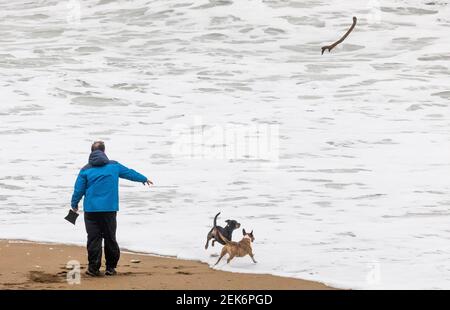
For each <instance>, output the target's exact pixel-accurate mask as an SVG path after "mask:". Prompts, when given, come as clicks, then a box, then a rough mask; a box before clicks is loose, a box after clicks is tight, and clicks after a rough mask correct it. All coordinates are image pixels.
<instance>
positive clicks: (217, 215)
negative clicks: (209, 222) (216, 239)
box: [214, 212, 220, 228]
mask: <svg viewBox="0 0 450 310" xmlns="http://www.w3.org/2000/svg"><path fill="white" fill-rule="evenodd" d="M219 214H220V212H219V213H217V214H216V216H215V217H214V228H215V227H216V226H217V218H218V217H219Z"/></svg>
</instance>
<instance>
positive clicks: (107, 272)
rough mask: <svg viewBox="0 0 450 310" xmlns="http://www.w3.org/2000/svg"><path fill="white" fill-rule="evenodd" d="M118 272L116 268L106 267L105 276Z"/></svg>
mask: <svg viewBox="0 0 450 310" xmlns="http://www.w3.org/2000/svg"><path fill="white" fill-rule="evenodd" d="M116 274H117V271H116V269H114V268H106V271H105V276H115V275H116Z"/></svg>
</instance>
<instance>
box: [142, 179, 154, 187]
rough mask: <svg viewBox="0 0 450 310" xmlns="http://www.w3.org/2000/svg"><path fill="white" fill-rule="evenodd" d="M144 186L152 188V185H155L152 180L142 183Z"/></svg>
mask: <svg viewBox="0 0 450 310" xmlns="http://www.w3.org/2000/svg"><path fill="white" fill-rule="evenodd" d="M142 184H144V185H148V186H151V185H153V182H152V181H150V180H147V181H145V182H144V183H142Z"/></svg>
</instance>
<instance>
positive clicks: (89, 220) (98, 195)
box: [71, 141, 153, 276]
mask: <svg viewBox="0 0 450 310" xmlns="http://www.w3.org/2000/svg"><path fill="white" fill-rule="evenodd" d="M119 178H122V179H127V180H130V181H134V182H141V183H143V184H144V185H145V184H147V185H149V186H150V185H152V184H153V183H152V182H151V181H150V180H149V179H147V178H146V177H145V176H143V175H142V174H140V173H138V172H136V171H134V170H132V169H128V168H127V167H125V166H122V165H121V164H119V163H118V162H116V161H113V160H109V159H108V157H107V156H106V154H105V144H104V143H103V142H102V141H97V142H94V144H92V146H91V154H90V155H89V163H88V164H87V165H86V166H84V167H83V168H82V169H81V171H80V173H79V174H78V178H77V181H76V182H75V189H74V192H73V195H72V202H71V206H72V209H73V210H74V211H77V210H78V203H79V202H80V200H81V198H82V197H83V196H84V201H83V210H84V223H85V225H86V231H87V235H88V237H87V238H88V240H87V251H88V260H89V267H88V269H87V271H86V273H87V274H88V275H90V276H99V275H100V271H99V270H100V266H101V263H102V240H105V259H106V271H105V275H108V276H112V275H115V274H116V270H115V268H116V267H117V262H118V261H119V258H120V249H119V245H118V244H117V241H116V227H117V222H116V215H117V211H118V210H119Z"/></svg>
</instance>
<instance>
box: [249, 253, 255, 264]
mask: <svg viewBox="0 0 450 310" xmlns="http://www.w3.org/2000/svg"><path fill="white" fill-rule="evenodd" d="M249 255H250V258H251V259H252V261H253V262H254V263H255V264H256V260H255V255H253V253H250V254H249Z"/></svg>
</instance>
